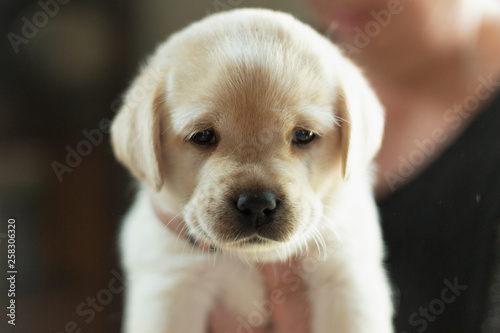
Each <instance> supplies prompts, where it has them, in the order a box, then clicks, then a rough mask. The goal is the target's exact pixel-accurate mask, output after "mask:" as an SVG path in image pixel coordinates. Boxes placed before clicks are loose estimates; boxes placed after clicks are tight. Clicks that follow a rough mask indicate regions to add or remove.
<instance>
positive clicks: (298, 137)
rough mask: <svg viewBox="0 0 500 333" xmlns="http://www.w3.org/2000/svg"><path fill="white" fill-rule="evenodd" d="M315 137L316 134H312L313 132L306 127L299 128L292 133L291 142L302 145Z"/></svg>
mask: <svg viewBox="0 0 500 333" xmlns="http://www.w3.org/2000/svg"><path fill="white" fill-rule="evenodd" d="M315 138H316V134H314V132H312V131H309V130H306V129H300V130H296V131H295V133H293V138H292V143H294V144H297V145H303V144H306V143H309V142H311V141H313V140H314V139H315Z"/></svg>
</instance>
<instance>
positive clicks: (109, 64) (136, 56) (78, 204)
mask: <svg viewBox="0 0 500 333" xmlns="http://www.w3.org/2000/svg"><path fill="white" fill-rule="evenodd" d="M234 7H266V8H272V9H278V10H282V11H287V12H291V13H293V14H294V15H296V16H297V17H299V18H301V19H305V20H307V17H306V16H307V15H306V13H305V10H304V9H303V8H302V7H301V3H300V1H298V0H293V1H292V0H280V1H272V2H269V1H253V0H207V1H200V0H189V1H187V0H184V1H169V0H141V1H139V0H122V1H120V0H86V1H79V0H40V1H26V0H2V1H1V2H0V29H1V34H2V36H3V37H2V38H1V42H0V218H1V221H0V254H1V256H2V258H1V259H0V268H1V273H0V276H5V275H6V272H7V267H6V265H7V258H6V253H7V221H8V219H9V218H13V219H15V221H16V266H17V267H16V268H17V271H18V274H17V276H16V291H15V293H16V297H15V300H16V326H11V325H8V324H7V322H6V321H7V320H6V312H7V311H6V307H7V302H8V298H7V296H6V295H7V290H8V289H9V285H8V283H7V280H6V279H5V278H2V279H1V280H0V308H1V309H2V310H1V312H0V315H1V316H0V318H1V319H0V332H26V333H31V332H52V333H60V332H65V333H66V332H72V333H78V332H93V333H100V332H107V333H112V332H119V330H120V321H121V305H122V294H123V292H122V289H123V288H122V287H123V283H122V281H121V271H120V265H119V260H118V253H117V232H118V228H119V223H120V220H121V219H122V217H123V215H124V214H125V212H126V209H127V207H128V205H129V204H130V202H131V200H132V199H133V186H132V182H131V179H130V177H129V175H128V174H127V172H126V171H125V170H124V169H123V168H122V167H121V166H120V165H119V164H118V163H117V162H116V161H115V158H114V156H113V154H112V151H111V148H110V144H109V133H108V127H109V120H110V119H112V118H113V116H114V113H115V112H116V111H117V109H118V108H119V106H120V96H121V94H122V93H123V92H124V90H125V89H126V87H127V85H128V84H129V82H130V81H131V80H132V78H133V77H134V75H135V74H136V73H137V70H138V67H139V65H140V63H141V61H143V60H144V59H145V57H146V56H147V55H148V54H149V53H151V52H152V51H153V50H154V48H155V46H156V45H157V44H158V43H160V42H161V41H163V40H164V39H165V38H166V37H167V36H168V35H169V34H170V33H172V32H173V31H176V30H178V29H181V28H182V27H184V26H186V25H187V24H189V23H190V22H192V21H195V20H198V19H201V18H202V17H204V16H206V15H207V14H210V13H214V12H218V11H221V10H227V9H230V8H234Z"/></svg>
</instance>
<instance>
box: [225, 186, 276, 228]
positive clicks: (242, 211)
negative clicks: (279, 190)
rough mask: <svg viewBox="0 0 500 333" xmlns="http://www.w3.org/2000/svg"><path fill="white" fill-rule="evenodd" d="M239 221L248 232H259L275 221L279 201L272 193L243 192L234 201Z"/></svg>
mask: <svg viewBox="0 0 500 333" xmlns="http://www.w3.org/2000/svg"><path fill="white" fill-rule="evenodd" d="M234 207H235V208H236V212H237V216H238V220H239V221H240V222H241V223H242V224H243V225H244V227H245V228H246V229H247V230H248V231H258V230H259V229H261V228H262V227H263V226H265V225H267V224H270V223H272V222H273V220H274V215H275V214H276V212H277V211H278V209H279V200H278V199H277V198H276V196H275V195H274V194H273V193H272V192H269V191H267V192H260V193H248V192H243V193H240V194H239V195H238V197H237V198H236V199H235V200H234Z"/></svg>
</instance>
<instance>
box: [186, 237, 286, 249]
mask: <svg viewBox="0 0 500 333" xmlns="http://www.w3.org/2000/svg"><path fill="white" fill-rule="evenodd" d="M189 241H190V242H191V244H193V245H194V246H198V247H200V248H202V249H208V250H211V251H216V250H223V249H233V250H234V249H243V248H248V247H255V246H264V245H269V244H271V243H277V241H275V240H272V239H269V238H266V237H263V236H260V235H258V234H257V233H255V234H253V235H251V236H247V237H244V238H241V239H238V240H233V241H217V242H210V241H207V240H205V239H202V238H200V237H195V236H194V235H192V234H191V235H189Z"/></svg>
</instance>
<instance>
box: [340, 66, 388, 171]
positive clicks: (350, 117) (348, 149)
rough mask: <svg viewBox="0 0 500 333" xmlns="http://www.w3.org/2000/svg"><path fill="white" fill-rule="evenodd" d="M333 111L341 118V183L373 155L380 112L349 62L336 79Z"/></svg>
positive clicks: (377, 144) (381, 128)
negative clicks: (342, 178)
mask: <svg viewBox="0 0 500 333" xmlns="http://www.w3.org/2000/svg"><path fill="white" fill-rule="evenodd" d="M339 82H340V84H339V86H338V92H337V101H336V109H337V112H338V114H337V115H338V116H339V117H340V118H341V126H340V127H341V129H340V130H341V142H342V173H343V177H344V179H345V180H347V179H348V178H349V175H350V174H351V173H352V172H353V171H354V170H355V169H357V168H358V167H359V166H365V165H366V164H367V163H369V162H370V161H371V160H372V159H373V158H374V157H375V155H376V154H377V152H378V150H379V149H380V145H381V143H382V137H383V132H384V110H383V108H382V105H381V104H380V102H379V101H378V99H377V97H376V95H375V93H374V92H373V90H372V89H371V88H370V86H369V85H368V82H367V81H366V79H365V78H364V77H363V76H362V75H361V72H360V71H359V70H358V69H357V68H356V67H355V66H354V65H353V64H352V63H350V62H349V61H347V64H346V66H345V67H344V69H343V70H342V73H341V75H340V76H339Z"/></svg>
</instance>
